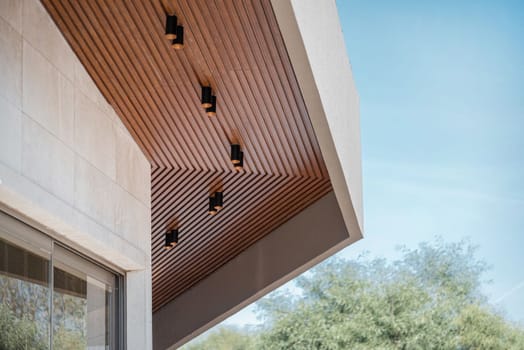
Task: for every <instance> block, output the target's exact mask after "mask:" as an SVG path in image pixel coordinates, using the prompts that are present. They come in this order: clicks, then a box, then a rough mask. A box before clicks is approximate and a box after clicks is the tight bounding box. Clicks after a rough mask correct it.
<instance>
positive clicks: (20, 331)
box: [0, 239, 50, 350]
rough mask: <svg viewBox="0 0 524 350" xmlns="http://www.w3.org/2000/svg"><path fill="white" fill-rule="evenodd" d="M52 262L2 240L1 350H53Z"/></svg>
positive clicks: (0, 287) (0, 245)
mask: <svg viewBox="0 0 524 350" xmlns="http://www.w3.org/2000/svg"><path fill="white" fill-rule="evenodd" d="M48 286H49V260H47V259H45V258H43V257H40V256H38V255H35V254H33V253H31V252H29V251H27V250H25V249H23V248H20V247H18V246H16V245H13V244H11V243H7V242H6V241H4V240H2V239H0V335H1V336H0V349H6V350H7V349H9V350H10V349H49V319H50V313H49V288H48Z"/></svg>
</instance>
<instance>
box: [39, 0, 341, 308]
mask: <svg viewBox="0 0 524 350" xmlns="http://www.w3.org/2000/svg"><path fill="white" fill-rule="evenodd" d="M42 3H43V4H44V6H45V7H46V9H47V11H48V12H49V13H50V15H51V16H52V18H53V19H54V21H55V23H56V24H57V25H58V27H59V28H60V30H61V31H62V32H63V34H64V36H65V38H66V39H67V41H68V42H69V44H70V45H71V47H72V48H73V50H74V51H75V53H76V54H77V56H78V57H79V59H80V60H81V62H82V63H83V64H84V65H85V67H86V69H87V71H88V72H89V74H90V75H91V77H92V78H93V80H94V82H95V84H96V85H97V86H98V88H99V89H100V91H101V92H102V93H103V95H104V96H105V97H106V99H107V100H108V102H109V103H110V104H111V105H112V106H113V107H114V108H115V111H116V112H117V113H118V115H119V117H120V118H121V119H122V121H123V122H124V124H125V125H126V127H127V128H128V130H129V131H130V133H131V134H132V136H133V137H134V138H135V140H136V142H137V143H138V144H139V146H140V147H141V149H142V151H143V152H144V153H145V155H146V156H147V158H148V159H149V160H150V162H151V165H152V176H151V186H152V195H151V201H152V217H151V228H152V246H151V250H152V251H151V252H152V260H153V261H152V262H153V267H152V274H153V309H154V310H158V309H159V308H161V307H162V306H163V305H165V304H166V303H168V302H169V301H171V300H173V298H176V297H177V296H178V295H180V294H181V293H183V292H184V291H185V290H187V289H188V288H190V287H191V286H193V285H194V284H196V283H198V282H199V281H200V280H202V279H203V278H205V277H206V276H208V275H209V274H211V273H213V271H215V270H216V269H217V268H219V267H220V266H222V265H223V264H225V263H227V262H228V261H230V260H231V259H232V258H234V257H235V256H237V255H238V254H239V253H241V252H242V251H243V250H245V249H247V248H248V247H249V246H250V245H252V244H253V243H254V242H256V241H257V240H259V239H260V238H262V237H264V236H265V235H267V234H268V233H270V232H271V231H273V230H274V229H275V228H277V227H278V226H279V225H281V224H283V223H284V222H286V221H287V220H289V219H290V218H291V217H292V216H293V215H296V214H297V213H299V212H300V211H302V210H303V209H304V208H305V207H307V206H308V205H310V204H311V203H313V202H314V201H316V200H318V199H319V198H320V197H322V196H323V195H325V194H326V193H328V192H329V191H331V184H330V181H329V177H328V174H327V170H326V167H325V165H324V161H323V159H322V155H321V153H320V148H319V146H318V143H317V140H316V138H315V134H314V131H313V128H312V126H311V122H310V120H309V115H308V113H307V110H306V106H305V104H304V101H303V98H302V94H301V92H300V89H299V86H298V82H297V80H296V77H295V75H294V72H293V67H292V65H291V63H290V60H289V57H288V55H287V51H286V48H285V45H284V42H283V40H282V37H281V34H280V30H279V28H278V26H277V22H276V19H275V16H274V13H273V10H272V8H271V3H270V0H244V1H238V0H216V1H209V0H151V1H142V0H93V1H76V0H42ZM166 11H168V12H171V13H172V12H173V11H174V12H175V13H176V14H177V16H178V18H179V23H180V24H182V25H183V26H184V31H185V32H184V39H185V40H184V41H185V48H184V49H183V50H180V51H175V50H173V49H171V47H170V45H169V42H168V41H167V40H165V39H164V35H163V34H164V22H165V13H166ZM201 85H210V86H212V88H213V92H214V93H215V94H216V95H217V101H218V106H217V117H215V118H208V117H207V116H206V115H205V112H204V110H203V109H202V108H201V107H200V86H201ZM231 143H240V144H241V145H242V150H243V151H244V157H245V158H244V165H245V167H244V171H242V172H236V171H235V170H234V168H233V166H232V164H231V163H230V161H229V149H230V144H231ZM216 190H223V191H224V209H223V210H221V211H220V212H219V213H218V214H217V215H215V216H210V215H209V214H208V213H207V206H208V196H209V195H210V193H212V192H214V191H216ZM172 226H177V227H179V229H180V237H179V239H180V240H179V244H178V245H177V247H176V248H175V249H173V250H171V251H165V250H164V249H163V243H164V234H165V232H166V230H167V229H168V228H169V227H172Z"/></svg>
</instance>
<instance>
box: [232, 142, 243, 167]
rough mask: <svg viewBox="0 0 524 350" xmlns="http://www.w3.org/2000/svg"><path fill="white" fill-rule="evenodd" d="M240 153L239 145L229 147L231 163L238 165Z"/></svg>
mask: <svg viewBox="0 0 524 350" xmlns="http://www.w3.org/2000/svg"><path fill="white" fill-rule="evenodd" d="M241 153H242V151H241V150H240V145H237V144H235V145H231V163H233V164H238V163H240V154H241Z"/></svg>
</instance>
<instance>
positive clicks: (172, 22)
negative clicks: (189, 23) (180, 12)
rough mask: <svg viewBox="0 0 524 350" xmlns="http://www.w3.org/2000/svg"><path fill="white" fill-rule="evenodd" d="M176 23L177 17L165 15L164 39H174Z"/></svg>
mask: <svg viewBox="0 0 524 350" xmlns="http://www.w3.org/2000/svg"><path fill="white" fill-rule="evenodd" d="M177 24H178V19H177V17H176V16H169V15H168V16H167V17H166V39H168V40H173V39H176V28H177Z"/></svg>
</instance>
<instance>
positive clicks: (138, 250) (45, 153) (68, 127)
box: [0, 0, 152, 350]
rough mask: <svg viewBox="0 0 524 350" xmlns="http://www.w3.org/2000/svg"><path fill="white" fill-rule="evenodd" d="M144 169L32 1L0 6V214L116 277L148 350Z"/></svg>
mask: <svg viewBox="0 0 524 350" xmlns="http://www.w3.org/2000/svg"><path fill="white" fill-rule="evenodd" d="M150 188H151V187H150V165H149V163H148V161H147V160H146V158H145V157H144V155H143V154H142V153H141V151H140V149H139V148H138V147H137V145H136V144H135V142H134V141H133V139H132V137H131V136H130V135H129V133H128V132H127V130H126V129H125V127H124V126H123V125H122V123H121V122H120V120H119V118H118V116H117V115H116V114H115V112H114V110H113V109H112V107H111V106H110V105H109V104H108V103H107V102H106V100H105V99H104V98H103V96H102V95H101V94H100V92H99V91H98V89H97V88H96V86H95V85H94V83H93V82H92V80H91V78H90V77H89V76H88V74H87V73H86V71H85V70H84V68H83V66H82V65H81V64H80V62H79V60H78V59H77V58H76V56H75V54H74V53H73V52H72V50H71V49H70V47H69V46H68V44H67V43H66V41H65V40H64V38H63V37H62V35H61V33H60V32H59V31H58V29H57V28H56V26H55V25H54V23H53V22H52V20H51V18H50V17H49V16H48V14H47V12H46V11H45V9H44V8H43V6H42V5H41V4H40V2H39V1H37V0H1V1H0V205H1V208H2V209H3V210H5V211H7V212H9V213H11V214H13V215H15V216H18V217H21V218H23V219H25V220H26V221H27V222H28V223H30V224H32V225H34V226H36V227H37V228H39V229H41V230H43V231H44V232H46V233H48V234H50V235H51V236H53V237H54V238H56V239H58V240H60V241H62V242H65V243H66V244H69V245H71V246H73V247H74V248H76V249H78V250H80V251H82V252H83V253H85V254H87V255H89V256H91V257H93V258H94V259H96V260H99V261H101V262H103V263H106V264H108V265H109V266H111V267H114V268H116V269H120V270H122V271H126V275H127V276H126V277H127V278H126V281H127V291H128V292H127V320H128V321H127V345H128V348H129V349H141V350H142V349H150V348H151V347H152V345H151V343H152V340H151V339H152V337H151V323H152V320H151V253H150V251H151V242H150V239H151V235H150V222H151V221H150V214H151V208H150Z"/></svg>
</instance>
